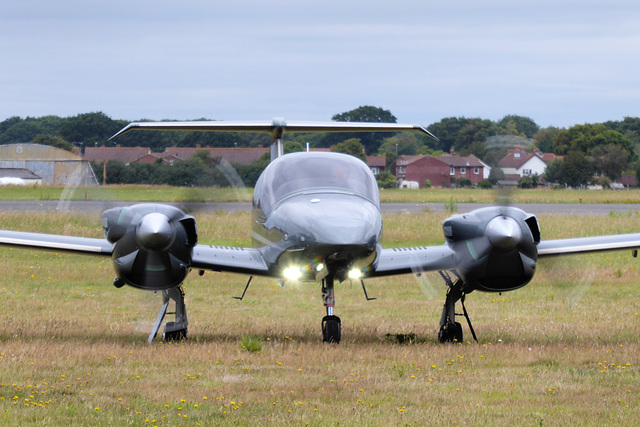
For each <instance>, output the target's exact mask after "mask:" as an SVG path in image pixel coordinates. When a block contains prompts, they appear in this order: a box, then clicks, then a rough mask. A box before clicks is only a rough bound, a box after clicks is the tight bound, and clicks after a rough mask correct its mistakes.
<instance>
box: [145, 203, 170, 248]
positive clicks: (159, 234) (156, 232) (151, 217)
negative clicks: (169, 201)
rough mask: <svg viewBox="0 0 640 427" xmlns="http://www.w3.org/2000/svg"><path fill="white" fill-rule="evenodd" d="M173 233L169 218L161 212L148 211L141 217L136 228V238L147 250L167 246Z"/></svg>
mask: <svg viewBox="0 0 640 427" xmlns="http://www.w3.org/2000/svg"><path fill="white" fill-rule="evenodd" d="M174 235H175V232H174V230H173V227H172V226H171V223H170V222H169V218H168V217H167V216H166V215H163V214H161V213H155V212H154V213H150V214H147V215H145V216H144V217H142V219H141V220H140V223H139V224H138V227H137V228H136V238H137V240H138V242H139V243H140V245H141V246H142V247H144V248H145V249H148V250H161V249H164V248H166V247H168V246H169V245H170V244H171V242H172V240H173V237H174Z"/></svg>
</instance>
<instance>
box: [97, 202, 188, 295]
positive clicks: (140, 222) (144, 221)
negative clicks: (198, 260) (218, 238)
mask: <svg viewBox="0 0 640 427" xmlns="http://www.w3.org/2000/svg"><path fill="white" fill-rule="evenodd" d="M102 218H103V227H104V231H105V238H106V239H107V240H108V241H109V242H110V243H113V244H114V251H113V264H114V268H115V270H116V274H117V275H118V279H116V280H120V281H122V282H124V283H126V284H128V285H131V286H134V287H136V288H141V289H149V290H163V289H169V288H172V287H175V286H178V285H179V284H180V283H182V281H183V280H184V278H185V277H186V275H187V273H188V271H189V265H190V263H191V250H192V248H193V247H194V246H195V245H196V244H197V239H198V238H197V229H196V222H195V219H194V218H193V217H192V216H189V215H186V214H185V213H184V212H182V211H181V210H180V209H178V208H175V207H173V206H168V205H158V204H146V203H145V204H138V205H133V206H130V207H124V208H113V209H109V210H107V211H105V212H104V214H103V215H102Z"/></svg>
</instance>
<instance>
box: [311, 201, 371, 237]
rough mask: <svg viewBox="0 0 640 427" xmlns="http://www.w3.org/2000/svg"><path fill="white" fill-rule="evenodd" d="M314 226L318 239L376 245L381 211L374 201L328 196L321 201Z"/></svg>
mask: <svg viewBox="0 0 640 427" xmlns="http://www.w3.org/2000/svg"><path fill="white" fill-rule="evenodd" d="M317 204H318V205H320V206H318V209H315V210H314V212H315V215H314V216H315V217H316V218H315V221H314V224H311V229H312V230H313V232H314V234H315V235H316V240H317V241H318V242H322V243H327V244H335V245H373V246H374V247H375V243H376V242H377V238H378V235H379V233H380V229H381V220H380V213H379V212H378V211H377V209H376V208H375V206H374V205H372V204H370V203H358V202H344V201H331V200H327V201H325V202H324V203H322V202H320V203H317Z"/></svg>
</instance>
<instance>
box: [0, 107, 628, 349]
mask: <svg viewBox="0 0 640 427" xmlns="http://www.w3.org/2000/svg"><path fill="white" fill-rule="evenodd" d="M134 130H180V131H211V132H261V133H268V134H270V135H271V148H270V152H271V162H270V163H269V165H268V166H267V167H266V168H265V170H264V171H263V173H262V175H261V176H260V177H259V179H258V181H257V183H256V185H255V188H254V195H253V203H252V214H251V227H252V228H251V235H252V247H222V246H209V245H201V244H198V232H197V227H196V220H195V219H194V217H193V216H190V215H187V214H186V213H184V212H183V211H182V210H180V209H178V208H176V207H173V206H170V205H164V204H151V203H142V204H134V205H132V206H128V207H120V208H113V209H109V210H106V211H105V212H104V213H103V215H102V222H103V223H102V225H103V228H104V239H95V238H85V237H73V236H61V235H52V234H39V233H27V232H20V231H7V230H0V246H9V247H18V248H29V249H39V250H46V251H56V252H68V253H73V254H79V255H93V256H101V257H111V258H112V260H113V267H114V270H115V273H116V278H115V279H114V281H113V284H114V285H115V287H116V288H120V287H122V286H124V285H129V286H132V287H134V288H139V289H143V290H152V291H160V292H162V297H163V304H162V307H161V309H160V312H159V314H158V316H157V318H156V321H155V323H154V325H153V328H152V331H151V333H150V335H149V338H148V341H149V342H152V340H153V339H154V338H155V336H156V335H157V333H158V331H159V328H160V326H161V324H162V322H163V320H164V317H165V315H166V314H168V313H167V310H168V307H169V303H170V302H171V301H173V303H174V304H175V310H174V312H173V314H174V316H175V318H174V320H173V321H170V322H166V324H165V328H164V333H163V339H164V340H165V341H173V340H179V339H184V338H186V337H187V330H188V319H187V311H186V306H185V300H184V297H185V294H184V290H183V288H182V283H183V281H184V280H185V278H186V277H187V275H188V273H189V272H190V271H191V270H197V271H198V272H199V274H200V275H202V274H204V272H205V270H208V271H214V272H231V273H239V274H243V275H246V276H249V279H248V281H247V283H246V286H245V288H244V292H243V293H242V296H241V297H235V298H237V299H242V298H244V296H245V293H246V291H247V289H248V287H249V285H250V283H251V279H252V278H253V277H254V276H265V277H271V278H274V279H277V280H278V281H280V282H281V283H285V282H287V281H305V282H315V283H317V284H319V285H320V287H321V291H322V301H323V304H324V307H325V315H324V317H323V318H322V321H321V329H322V339H323V342H325V343H339V342H340V341H341V338H342V334H341V320H340V318H339V317H338V316H337V315H336V313H335V307H336V299H335V289H334V284H335V282H336V281H337V282H343V281H345V280H347V279H349V280H356V281H360V283H361V284H362V288H363V291H364V295H365V298H367V299H368V300H370V299H373V298H369V296H368V294H367V290H366V286H365V283H364V280H365V279H370V278H376V277H382V276H390V275H403V274H421V273H423V272H428V271H437V272H439V273H440V276H441V277H442V279H443V280H444V282H445V284H446V286H447V288H448V290H447V295H446V298H445V303H444V305H443V308H442V314H441V318H440V325H439V326H440V329H439V332H438V340H439V341H440V342H443V343H445V342H462V341H463V332H462V326H461V324H460V323H459V322H457V321H456V320H457V319H456V316H459V314H456V310H455V307H456V304H457V303H458V302H460V304H461V305H462V308H463V315H464V317H465V318H466V320H467V323H468V325H469V329H470V331H471V333H472V335H473V338H474V339H475V340H476V341H477V337H476V334H475V331H474V329H473V327H472V325H471V320H470V318H469V315H468V313H467V310H466V307H465V305H464V302H465V297H466V295H468V294H470V293H471V292H473V291H476V290H477V291H481V292H506V291H512V290H515V289H519V288H521V287H523V286H525V285H527V284H528V283H529V282H530V281H531V279H532V278H533V276H534V274H535V270H536V265H537V262H538V260H539V259H541V258H546V257H553V256H560V255H569V254H581V253H589V252H602V251H612V250H623V249H626V250H632V252H633V256H634V257H636V256H637V251H638V248H640V234H638V233H636V234H622V235H608V236H598V237H581V238H572V239H559V240H542V239H541V232H540V227H539V224H538V221H537V219H536V217H535V216H534V215H532V214H529V213H526V212H525V211H523V210H522V209H519V208H517V207H512V206H493V207H485V208H480V209H476V210H473V211H471V212H468V213H465V214H456V215H453V216H451V217H449V218H447V219H446V220H445V221H444V222H443V224H442V228H443V233H444V237H445V243H444V244H443V245H439V246H424V247H412V248H396V249H384V248H383V246H382V234H383V227H382V215H381V208H380V197H379V190H378V186H377V183H376V179H375V177H374V175H373V173H372V172H371V170H370V169H369V167H368V166H367V165H366V164H365V163H364V162H362V161H361V160H360V159H357V158H356V157H353V156H349V155H346V154H340V153H327V152H301V153H290V154H286V155H285V154H284V151H283V136H284V134H285V132H300V133H302V132H306V133H309V132H400V131H402V132H418V133H422V134H424V135H427V136H428V137H431V138H434V139H436V137H435V136H434V135H432V134H431V133H430V132H429V131H427V130H426V129H425V128H424V127H422V126H419V125H404V124H395V123H356V122H290V123H288V122H286V121H284V120H283V119H279V118H277V119H273V120H272V121H263V122H224V121H216V122H142V123H131V124H129V125H128V126H126V127H125V128H123V129H122V130H120V131H119V132H118V133H116V134H115V135H114V136H113V137H112V138H117V137H118V136H120V135H122V134H124V133H126V132H130V131H134Z"/></svg>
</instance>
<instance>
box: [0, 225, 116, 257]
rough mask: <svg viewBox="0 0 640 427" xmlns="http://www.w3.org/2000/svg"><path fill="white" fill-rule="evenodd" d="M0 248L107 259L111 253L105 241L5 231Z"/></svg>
mask: <svg viewBox="0 0 640 427" xmlns="http://www.w3.org/2000/svg"><path fill="white" fill-rule="evenodd" d="M0 246H10V247H18V248H25V249H38V250H46V251H51V252H66V253H72V254H79V255H95V256H109V257H110V256H111V254H112V253H113V245H112V244H111V243H109V242H108V241H107V240H105V239H92V238H88V237H72V236H59V235H56V234H40V233H27V232H23V231H7V230H0Z"/></svg>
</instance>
